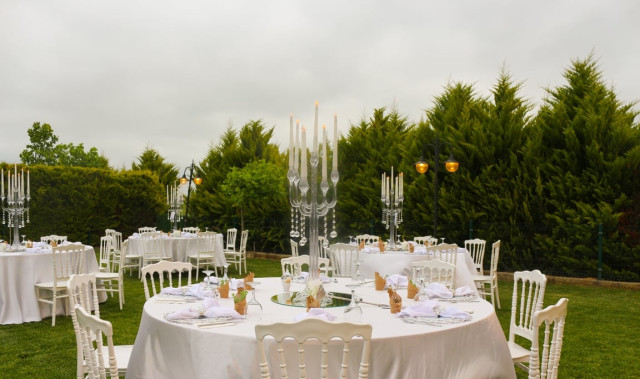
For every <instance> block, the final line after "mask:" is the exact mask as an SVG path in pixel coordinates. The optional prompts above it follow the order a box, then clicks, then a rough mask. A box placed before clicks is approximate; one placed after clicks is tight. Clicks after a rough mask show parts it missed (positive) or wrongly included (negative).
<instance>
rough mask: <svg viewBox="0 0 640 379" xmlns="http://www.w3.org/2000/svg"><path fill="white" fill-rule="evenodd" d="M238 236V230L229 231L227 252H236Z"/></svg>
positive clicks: (231, 229)
mask: <svg viewBox="0 0 640 379" xmlns="http://www.w3.org/2000/svg"><path fill="white" fill-rule="evenodd" d="M237 236H238V229H236V228H230V229H227V245H226V247H225V249H226V250H231V251H236V237H237Z"/></svg>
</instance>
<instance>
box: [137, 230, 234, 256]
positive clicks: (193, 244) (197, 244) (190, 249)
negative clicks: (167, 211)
mask: <svg viewBox="0 0 640 379" xmlns="http://www.w3.org/2000/svg"><path fill="white" fill-rule="evenodd" d="M128 241H129V242H127V244H128V247H127V249H128V250H127V253H128V254H133V255H142V254H143V253H144V241H143V240H142V238H140V237H139V236H131V237H129V239H128ZM158 242H159V246H160V252H161V253H162V256H163V257H167V258H171V259H172V260H173V261H174V262H186V261H187V256H188V255H192V254H197V253H198V251H199V250H200V249H202V248H203V247H204V243H203V242H204V238H200V237H188V238H185V237H169V236H166V235H165V236H162V237H159V241H158ZM221 255H222V259H223V260H222V262H225V261H224V253H222V254H221Z"/></svg>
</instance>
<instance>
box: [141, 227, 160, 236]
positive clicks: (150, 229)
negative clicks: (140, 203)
mask: <svg viewBox="0 0 640 379" xmlns="http://www.w3.org/2000/svg"><path fill="white" fill-rule="evenodd" d="M155 231H156V227H155V226H142V227H140V228H138V233H140V234H142V233H151V232H155Z"/></svg>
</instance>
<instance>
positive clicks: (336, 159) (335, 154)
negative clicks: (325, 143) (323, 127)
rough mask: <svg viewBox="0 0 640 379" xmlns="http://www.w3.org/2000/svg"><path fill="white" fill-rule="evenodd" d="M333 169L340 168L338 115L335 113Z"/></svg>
mask: <svg viewBox="0 0 640 379" xmlns="http://www.w3.org/2000/svg"><path fill="white" fill-rule="evenodd" d="M333 169H334V170H336V171H337V170H338V115H337V114H334V115H333Z"/></svg>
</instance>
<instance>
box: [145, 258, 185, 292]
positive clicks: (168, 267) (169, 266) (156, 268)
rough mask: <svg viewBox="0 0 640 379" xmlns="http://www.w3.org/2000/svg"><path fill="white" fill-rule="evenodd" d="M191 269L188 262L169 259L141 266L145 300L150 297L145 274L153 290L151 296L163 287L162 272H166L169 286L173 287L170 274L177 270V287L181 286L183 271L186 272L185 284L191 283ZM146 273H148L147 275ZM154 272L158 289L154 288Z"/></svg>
mask: <svg viewBox="0 0 640 379" xmlns="http://www.w3.org/2000/svg"><path fill="white" fill-rule="evenodd" d="M191 269H193V266H192V265H191V263H188V262H170V261H160V262H158V263H154V264H151V265H149V266H145V267H143V268H142V270H141V272H142V281H143V283H144V296H145V298H146V299H147V300H149V298H151V296H150V292H149V285H148V284H147V276H149V279H150V280H151V289H152V291H153V296H155V295H157V294H158V293H160V292H161V291H162V289H163V288H164V276H165V275H164V274H165V273H167V277H168V279H169V287H173V278H172V277H171V274H172V273H173V272H175V271H177V272H178V282H177V283H178V287H181V286H182V285H183V284H182V274H183V272H184V271H186V272H187V275H188V276H187V284H186V285H187V286H189V285H191ZM147 274H148V275H147ZM155 274H157V275H158V286H159V291H157V290H156V283H155Z"/></svg>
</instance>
